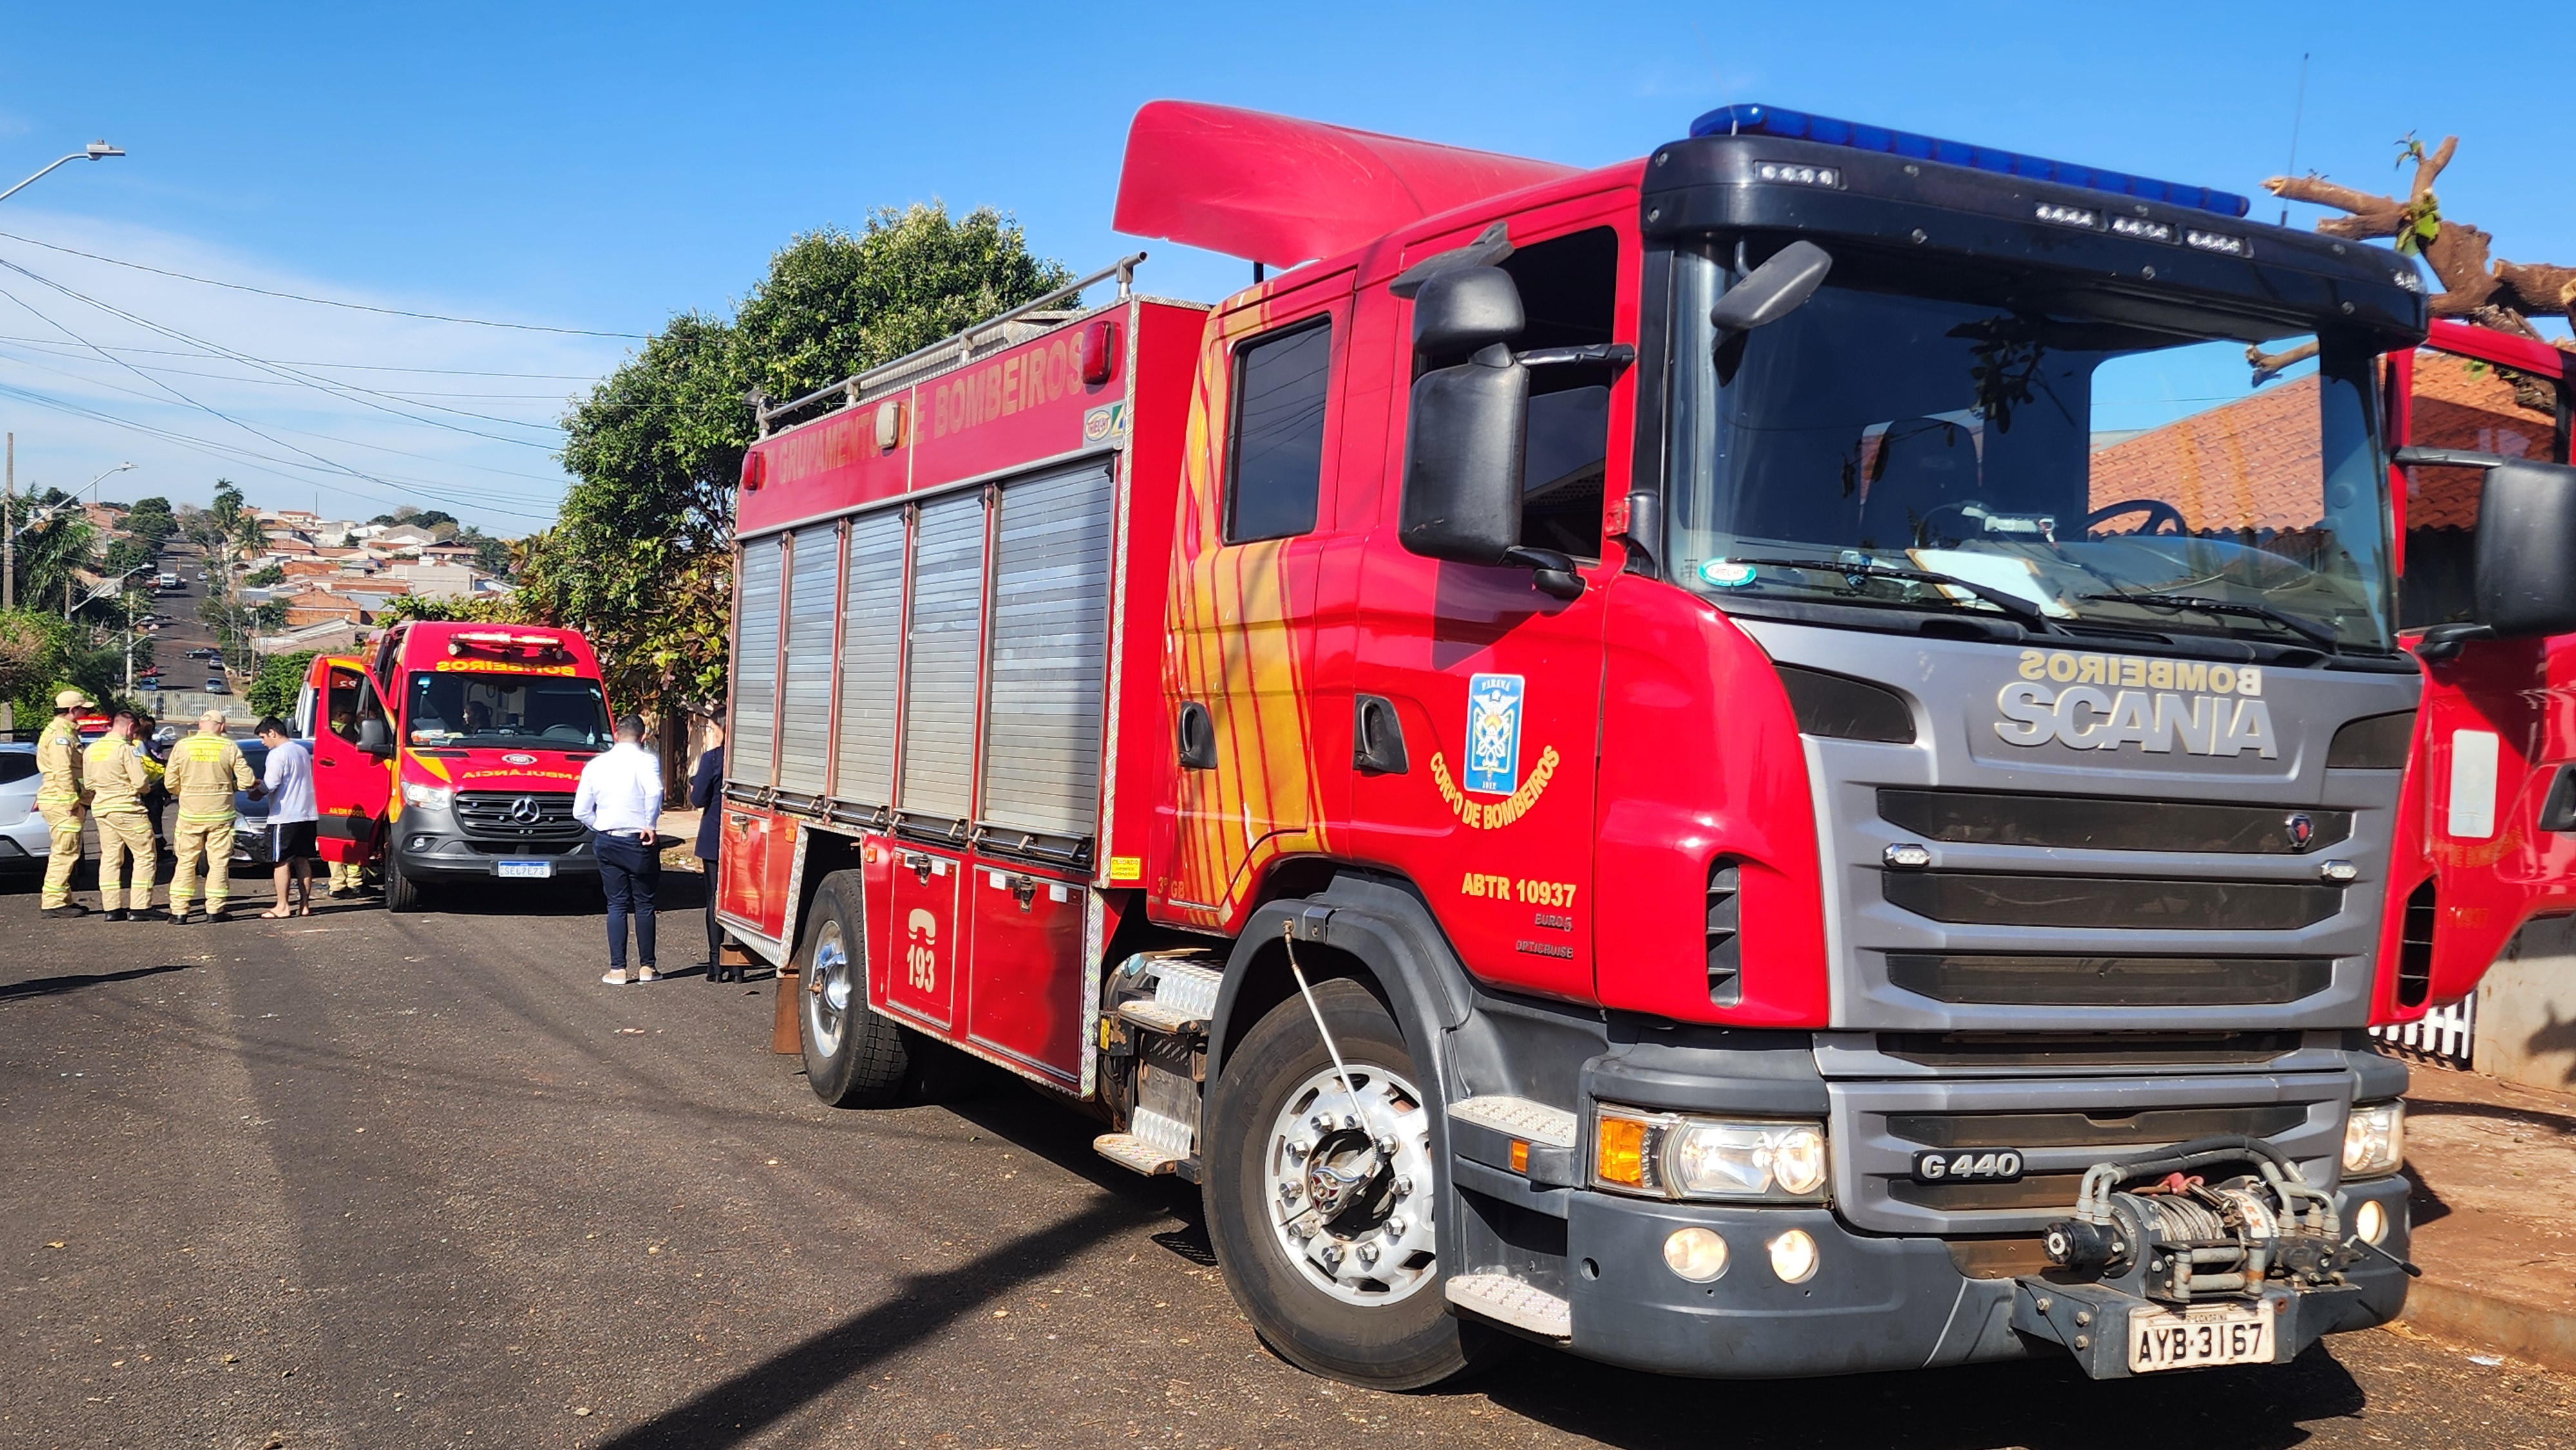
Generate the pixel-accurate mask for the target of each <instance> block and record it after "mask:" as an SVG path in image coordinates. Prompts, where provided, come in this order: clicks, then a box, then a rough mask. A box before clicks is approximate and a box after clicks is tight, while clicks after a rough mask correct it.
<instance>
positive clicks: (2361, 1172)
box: [2343, 1103, 2406, 1178]
mask: <svg viewBox="0 0 2576 1450" xmlns="http://www.w3.org/2000/svg"><path fill="white" fill-rule="evenodd" d="M2405 1161H2406V1105H2405V1104H2404V1103H2371V1104H2369V1105H2367V1106H2362V1107H2356V1108H2354V1109H2353V1110H2352V1116H2351V1117H2349V1118H2346V1119H2344V1124H2343V1175H2344V1177H2346V1178H2371V1177H2375V1176H2377V1175H2379V1174H2382V1173H2394V1172H2396V1171H2397V1166H2398V1165H2399V1164H2401V1163H2403V1162H2405Z"/></svg>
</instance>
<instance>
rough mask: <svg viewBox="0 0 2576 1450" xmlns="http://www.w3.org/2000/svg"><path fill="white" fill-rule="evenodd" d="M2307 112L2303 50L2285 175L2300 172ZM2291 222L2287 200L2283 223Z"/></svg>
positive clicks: (2284, 206)
mask: <svg viewBox="0 0 2576 1450" xmlns="http://www.w3.org/2000/svg"><path fill="white" fill-rule="evenodd" d="M2307 113H2308V53H2307V52H2306V51H2304V50H2303V51H2300V52H2299V102H2298V104H2297V105H2296V106H2294V107H2292V108H2291V110H2290V164H2289V165H2287V166H2284V167H2282V168H2281V174H2282V175H2283V176H2296V175H2298V173H2299V122H2300V121H2302V120H2304V119H2306V117H2307ZM2289 224H2290V204H2289V203H2288V202H2286V201H2285V202H2283V203H2281V225H2283V226H2285V227H2286V226H2288V225H2289Z"/></svg>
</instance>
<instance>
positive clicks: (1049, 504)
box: [983, 462, 1111, 836]
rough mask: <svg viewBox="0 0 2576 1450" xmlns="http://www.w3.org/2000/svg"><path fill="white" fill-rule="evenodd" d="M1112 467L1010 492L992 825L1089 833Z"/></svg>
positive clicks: (988, 740) (993, 711)
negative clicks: (1110, 469)
mask: <svg viewBox="0 0 2576 1450" xmlns="http://www.w3.org/2000/svg"><path fill="white" fill-rule="evenodd" d="M1110 499H1111V492H1110V486H1109V467H1108V465H1107V464H1106V463H1101V462H1092V463H1086V464H1084V465H1082V466H1081V467H1079V468H1072V469H1067V470H1064V471H1062V472H1058V473H1053V474H1047V475H1042V476H1040V477H1037V478H1031V479H1025V480H1022V481H1020V482H1016V483H1010V484H1005V485H1004V486H1003V488H1002V504H1001V509H1002V516H1001V519H1000V520H999V522H998V524H997V526H996V528H995V531H994V542H993V644H992V669H991V676H990V678H991V684H990V686H989V690H988V698H989V700H990V704H989V706H988V707H987V710H986V713H985V727H984V732H985V733H984V806H983V819H984V820H985V821H986V822H989V823H990V824H992V825H995V826H999V827H1006V828H1015V829H1018V830H1024V831H1039V832H1044V833H1046V834H1048V835H1055V836H1088V835H1091V834H1092V827H1093V821H1094V817H1095V816H1096V815H1097V814H1098V805H1099V796H1100V729H1101V727H1100V705H1101V690H1102V677H1103V673H1104V671H1105V670H1106V669H1107V667H1108V630H1109V534H1110V527H1109V508H1110Z"/></svg>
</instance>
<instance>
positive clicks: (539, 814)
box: [456, 791, 584, 845]
mask: <svg viewBox="0 0 2576 1450" xmlns="http://www.w3.org/2000/svg"><path fill="white" fill-rule="evenodd" d="M456 824H457V825H458V826H459V827H461V828H462V829H463V830H464V832H465V835H466V836H467V838H468V839H470V840H472V841H474V842H476V843H477V844H484V843H492V844H499V845H509V844H512V843H516V842H527V843H531V844H548V843H554V844H560V843H565V842H572V841H578V840H580V839H581V838H582V836H583V834H584V832H583V830H582V826H581V823H580V822H579V821H576V820H574V819H573V818H572V797H571V796H569V795H565V794H562V793H560V792H553V791H545V792H538V791H468V792H467V793H465V794H463V795H460V796H458V797H457V798H456Z"/></svg>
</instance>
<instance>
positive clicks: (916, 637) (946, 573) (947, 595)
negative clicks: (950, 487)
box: [897, 494, 984, 821]
mask: <svg viewBox="0 0 2576 1450" xmlns="http://www.w3.org/2000/svg"><path fill="white" fill-rule="evenodd" d="M983 614H984V499H983V496H982V495H981V494H962V495H955V496H952V497H949V498H944V499H941V500H939V501H938V502H936V503H929V504H924V505H922V509H921V522H920V524H919V526H918V532H917V534H916V536H915V539H914V543H913V568H912V627H911V651H910V655H909V658H908V660H907V663H906V669H905V680H904V697H903V792H902V799H901V800H900V801H898V802H897V804H898V805H899V806H900V807H901V808H902V810H903V812H904V814H905V815H907V816H912V817H916V818H918V817H924V816H927V817H934V818H936V819H938V820H943V821H962V820H965V819H967V818H968V816H969V815H970V813H971V812H972V811H973V810H974V790H975V686H976V672H977V666H979V665H980V664H982V663H983V658H984V641H983V622H984V621H983Z"/></svg>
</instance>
